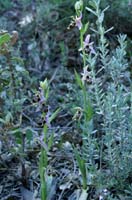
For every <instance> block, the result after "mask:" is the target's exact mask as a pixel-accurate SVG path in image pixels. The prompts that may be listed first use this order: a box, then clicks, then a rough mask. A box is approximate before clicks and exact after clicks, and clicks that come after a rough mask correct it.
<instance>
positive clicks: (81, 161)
mask: <svg viewBox="0 0 132 200" xmlns="http://www.w3.org/2000/svg"><path fill="white" fill-rule="evenodd" d="M74 153H75V156H76V160H77V162H78V166H79V169H80V171H81V174H82V180H83V189H86V188H87V170H86V165H85V161H84V159H83V157H81V156H80V155H79V153H78V151H77V150H76V149H75V148H74Z"/></svg>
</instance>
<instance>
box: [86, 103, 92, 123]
mask: <svg viewBox="0 0 132 200" xmlns="http://www.w3.org/2000/svg"><path fill="white" fill-rule="evenodd" d="M85 112H86V118H87V121H90V120H91V119H92V117H93V108H92V106H91V103H90V101H89V100H88V103H87V110H86V111H85Z"/></svg>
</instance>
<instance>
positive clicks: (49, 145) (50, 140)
mask: <svg viewBox="0 0 132 200" xmlns="http://www.w3.org/2000/svg"><path fill="white" fill-rule="evenodd" d="M53 140H54V134H51V136H50V138H49V141H48V149H49V150H50V148H51V147H52V145H53V142H54V141H53Z"/></svg>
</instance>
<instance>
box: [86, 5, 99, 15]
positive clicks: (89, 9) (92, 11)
mask: <svg viewBox="0 0 132 200" xmlns="http://www.w3.org/2000/svg"><path fill="white" fill-rule="evenodd" d="M86 10H88V11H89V12H91V13H93V14H94V15H95V16H97V14H96V12H94V10H92V9H91V8H89V7H86Z"/></svg>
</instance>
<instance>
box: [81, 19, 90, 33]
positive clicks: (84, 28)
mask: <svg viewBox="0 0 132 200" xmlns="http://www.w3.org/2000/svg"><path fill="white" fill-rule="evenodd" d="M88 25H89V22H88V23H86V24H85V25H84V27H83V29H82V30H81V31H82V34H83V35H84V34H85V33H86V31H87V30H88Z"/></svg>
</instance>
